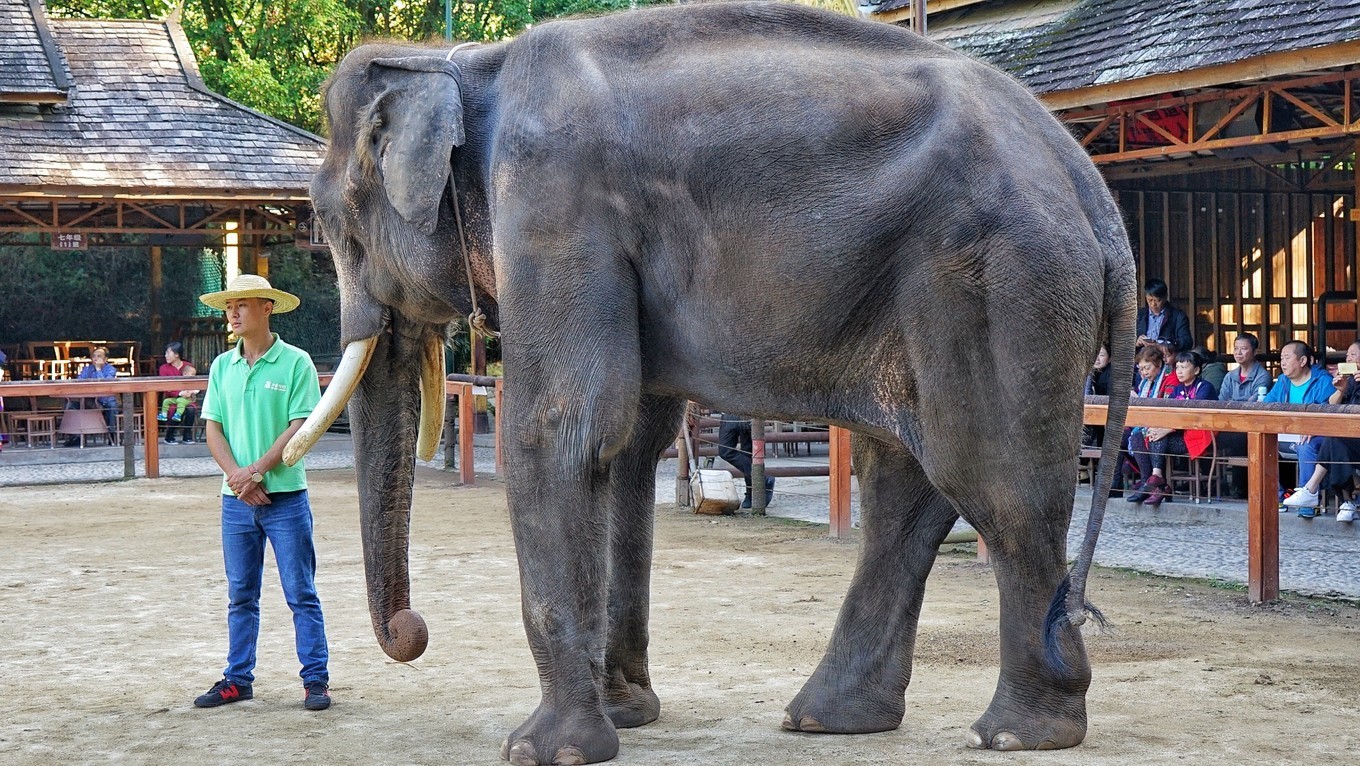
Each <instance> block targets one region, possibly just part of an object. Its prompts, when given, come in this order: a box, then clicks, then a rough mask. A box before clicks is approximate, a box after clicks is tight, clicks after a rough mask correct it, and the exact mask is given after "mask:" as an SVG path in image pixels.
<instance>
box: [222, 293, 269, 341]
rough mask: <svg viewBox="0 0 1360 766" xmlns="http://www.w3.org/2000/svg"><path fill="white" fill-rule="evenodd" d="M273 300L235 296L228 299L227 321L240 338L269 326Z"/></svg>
mask: <svg viewBox="0 0 1360 766" xmlns="http://www.w3.org/2000/svg"><path fill="white" fill-rule="evenodd" d="M273 308H274V303H273V301H268V300H265V299H264V298H234V299H232V300H229V301H227V323H228V324H230V325H231V331H232V333H234V334H235V335H236V336H237V337H238V338H239V337H241V336H243V335H250V334H252V333H256V332H259V331H260V330H263V329H268V328H269V314H270V313H271V312H272V310H273Z"/></svg>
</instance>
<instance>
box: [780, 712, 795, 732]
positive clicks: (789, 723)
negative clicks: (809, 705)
mask: <svg viewBox="0 0 1360 766" xmlns="http://www.w3.org/2000/svg"><path fill="white" fill-rule="evenodd" d="M779 725H780V726H782V727H783V728H784V729H786V730H788V731H798V724H796V723H794V722H793V715H791V714H789V713H785V714H784V722H783V723H781V724H779Z"/></svg>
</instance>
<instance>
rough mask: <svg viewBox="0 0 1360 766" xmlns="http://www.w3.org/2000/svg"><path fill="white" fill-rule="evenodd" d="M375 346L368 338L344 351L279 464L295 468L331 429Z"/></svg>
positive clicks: (357, 385) (360, 378) (353, 343)
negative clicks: (324, 390) (332, 374)
mask: <svg viewBox="0 0 1360 766" xmlns="http://www.w3.org/2000/svg"><path fill="white" fill-rule="evenodd" d="M377 345H378V338H377V336H376V335H375V336H374V337H372V338H365V339H364V340H356V341H354V342H352V343H350V344H349V345H348V346H346V347H345V353H344V355H343V356H341V357H340V364H339V365H338V366H337V367H336V369H335V377H333V378H331V384H330V386H328V387H327V388H326V392H325V393H324V394H322V395H321V401H320V402H319V403H317V405H316V409H314V410H312V414H310V415H308V416H307V420H306V422H304V423H303V424H302V428H299V429H298V432H297V433H295V434H293V438H291V439H289V440H288V444H287V445H285V446H284V448H283V462H285V463H287V464H288V465H296V464H297V461H299V460H301V459H302V456H303V455H306V454H307V453H308V452H309V451H310V450H311V449H312V447H314V446H315V445H316V441H317V439H320V438H321V434H324V433H325V432H326V429H327V428H330V427H331V423H334V422H335V419H336V418H338V417H340V411H341V410H343V409H345V405H346V404H347V403H348V402H349V398H350V396H351V395H353V394H354V389H356V388H358V387H359V381H360V380H363V377H364V371H365V370H367V369H368V360H370V359H372V358H373V349H374V348H376V347H377Z"/></svg>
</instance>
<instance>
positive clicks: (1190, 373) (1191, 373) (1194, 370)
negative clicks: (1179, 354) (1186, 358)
mask: <svg viewBox="0 0 1360 766" xmlns="http://www.w3.org/2000/svg"><path fill="white" fill-rule="evenodd" d="M1196 375H1199V367H1198V366H1196V365H1195V363H1194V362H1176V380H1179V381H1180V382H1181V384H1182V385H1186V386H1188V385H1190V383H1191V382H1192V381H1194V379H1195V376H1196Z"/></svg>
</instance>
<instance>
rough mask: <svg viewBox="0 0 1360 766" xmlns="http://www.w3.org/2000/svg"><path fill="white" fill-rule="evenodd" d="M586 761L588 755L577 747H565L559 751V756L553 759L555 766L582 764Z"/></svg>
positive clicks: (577, 765) (576, 765)
mask: <svg viewBox="0 0 1360 766" xmlns="http://www.w3.org/2000/svg"><path fill="white" fill-rule="evenodd" d="M585 762H586V755H585V753H582V752H581V750H580V749H579V748H576V747H564V748H562V749H560V750H558V751H557V757H556V758H554V759H553V766H581V764H583V763H585Z"/></svg>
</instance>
